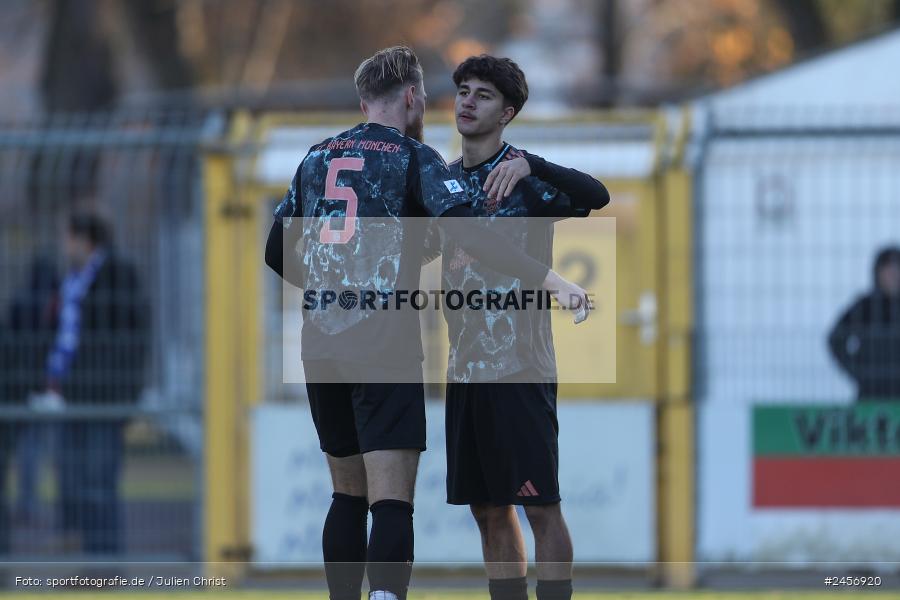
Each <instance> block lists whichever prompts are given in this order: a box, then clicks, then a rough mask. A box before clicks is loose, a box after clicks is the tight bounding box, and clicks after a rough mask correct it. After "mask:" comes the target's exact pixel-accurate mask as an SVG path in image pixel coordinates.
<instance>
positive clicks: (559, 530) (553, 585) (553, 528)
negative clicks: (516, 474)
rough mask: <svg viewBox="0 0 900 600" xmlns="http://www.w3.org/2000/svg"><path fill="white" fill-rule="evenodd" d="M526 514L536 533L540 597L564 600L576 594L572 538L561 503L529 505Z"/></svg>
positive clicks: (535, 543)
mask: <svg viewBox="0 0 900 600" xmlns="http://www.w3.org/2000/svg"><path fill="white" fill-rule="evenodd" d="M525 516H526V517H528V522H529V523H530V524H531V531H532V532H533V533H534V554H535V556H534V558H535V563H536V564H537V576H538V587H537V597H538V599H539V600H560V599H567V598H571V595H572V538H571V537H570V536H569V528H568V527H566V521H565V519H563V515H562V510H561V509H560V505H559V503H556V504H548V505H541V506H526V507H525Z"/></svg>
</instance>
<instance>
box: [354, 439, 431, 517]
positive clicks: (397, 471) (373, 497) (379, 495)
mask: <svg viewBox="0 0 900 600" xmlns="http://www.w3.org/2000/svg"><path fill="white" fill-rule="evenodd" d="M419 454H420V452H419V450H375V451H373V452H366V453H365V454H364V455H363V460H364V461H365V467H366V473H367V481H368V491H369V504H375V503H376V502H379V501H381V500H402V501H403V502H409V503H410V504H412V501H413V490H414V489H415V487H416V470H417V469H418V468H419Z"/></svg>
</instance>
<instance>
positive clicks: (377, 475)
mask: <svg viewBox="0 0 900 600" xmlns="http://www.w3.org/2000/svg"><path fill="white" fill-rule="evenodd" d="M419 454H420V452H419V450H375V451H373V452H366V453H365V454H364V455H363V460H364V461H365V465H366V474H367V478H368V492H369V503H370V510H371V512H372V533H371V534H370V536H369V549H368V553H367V555H366V556H367V560H368V565H369V587H370V588H371V592H370V596H374V597H375V598H377V599H379V600H380V599H381V598H388V599H390V598H391V597H392V596H396V597H397V598H399V599H400V600H403V599H404V598H405V597H406V590H407V588H408V587H409V577H410V574H411V573H412V561H413V506H412V503H413V492H414V490H415V487H416V470H417V469H418V467H419ZM385 592H386V593H385Z"/></svg>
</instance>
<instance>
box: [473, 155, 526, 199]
mask: <svg viewBox="0 0 900 600" xmlns="http://www.w3.org/2000/svg"><path fill="white" fill-rule="evenodd" d="M529 175H531V166H530V165H529V164H528V161H527V160H526V159H525V157H522V156H520V157H518V158H514V159H512V160H505V161H503V162H501V163H500V164H498V165H497V166H496V167H494V168H493V169H492V170H491V172H490V173H489V174H488V176H487V179H486V180H485V182H484V188H483V189H484V191H485V192H487V195H488V198H489V199H491V200H493V199H495V198H499V197H500V195H502V196H503V197H504V198H508V197H509V195H510V194H512V191H513V189H515V187H516V184H517V183H519V181H521V180H522V179H525V178H526V177H528V176H529Z"/></svg>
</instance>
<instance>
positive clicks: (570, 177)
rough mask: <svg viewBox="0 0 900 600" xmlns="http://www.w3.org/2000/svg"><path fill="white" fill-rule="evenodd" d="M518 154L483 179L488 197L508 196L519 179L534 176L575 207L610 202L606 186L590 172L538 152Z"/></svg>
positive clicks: (594, 207) (590, 206)
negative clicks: (549, 158) (563, 163)
mask: <svg viewBox="0 0 900 600" xmlns="http://www.w3.org/2000/svg"><path fill="white" fill-rule="evenodd" d="M519 154H521V156H518V157H516V158H513V159H510V160H506V161H503V162H501V163H500V164H498V165H497V166H496V167H494V169H493V170H492V171H491V172H490V174H489V175H488V177H487V179H486V180H485V182H484V191H485V192H487V195H488V198H490V199H493V198H496V197H497V196H498V194H502V195H503V197H509V195H510V194H511V193H512V191H513V189H515V187H516V184H518V183H519V181H521V180H522V179H525V178H526V177H529V176H533V177H536V178H538V179H540V180H541V181H543V182H544V183H547V184H549V185H551V186H553V187H554V188H556V189H557V190H559V191H560V192H562V193H563V194H565V195H566V196H568V197H569V198H570V199H571V202H572V205H573V208H580V209H586V210H598V209H601V208H603V207H604V206H606V205H607V204H609V191H607V189H606V186H604V185H603V184H602V183H600V182H599V181H597V180H596V179H595V178H593V177H591V176H590V175H588V174H587V173H582V172H581V171H578V170H576V169H570V168H568V167H563V166H560V165H557V164H554V163H551V162H549V161H547V160H544V159H543V158H541V157H540V156H537V155H536V154H529V153H528V152H524V151H519Z"/></svg>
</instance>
